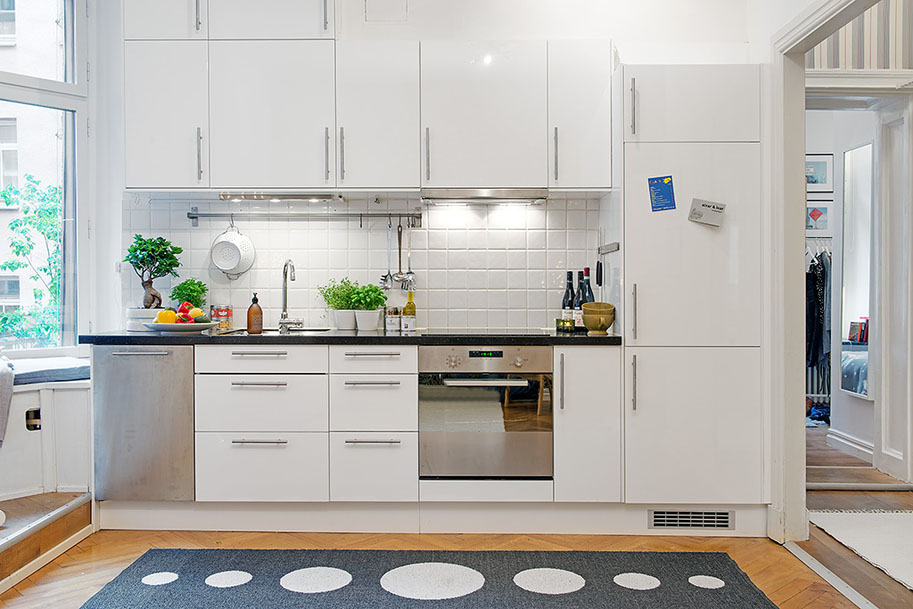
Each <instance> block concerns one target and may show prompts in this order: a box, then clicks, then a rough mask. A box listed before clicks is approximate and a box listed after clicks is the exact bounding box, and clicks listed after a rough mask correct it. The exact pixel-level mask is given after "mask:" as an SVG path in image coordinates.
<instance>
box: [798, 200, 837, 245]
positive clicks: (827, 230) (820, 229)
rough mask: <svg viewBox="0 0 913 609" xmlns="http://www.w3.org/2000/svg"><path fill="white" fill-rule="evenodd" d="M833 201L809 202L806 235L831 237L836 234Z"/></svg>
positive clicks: (806, 211) (806, 206)
mask: <svg viewBox="0 0 913 609" xmlns="http://www.w3.org/2000/svg"><path fill="white" fill-rule="evenodd" d="M833 203H834V202H833V201H808V202H807V203H806V205H805V234H806V235H808V236H809V237H812V236H818V237H830V236H832V235H833V234H834V229H833V226H832V225H831V222H833V218H831V205H833Z"/></svg>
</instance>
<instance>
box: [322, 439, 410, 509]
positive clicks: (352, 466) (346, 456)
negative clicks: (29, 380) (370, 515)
mask: <svg viewBox="0 0 913 609" xmlns="http://www.w3.org/2000/svg"><path fill="white" fill-rule="evenodd" d="M330 501H418V433H350V432H339V433H335V432H334V433H331V434H330Z"/></svg>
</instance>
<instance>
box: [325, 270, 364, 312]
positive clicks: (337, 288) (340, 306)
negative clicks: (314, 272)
mask: <svg viewBox="0 0 913 609" xmlns="http://www.w3.org/2000/svg"><path fill="white" fill-rule="evenodd" d="M358 289H359V287H358V282H357V281H352V280H351V279H349V278H348V277H343V278H342V279H340V280H339V281H336V280H335V279H330V281H329V282H328V283H327V284H326V285H322V286H318V288H317V291H318V292H319V293H320V296H321V297H322V298H323V301H324V302H326V303H327V308H330V309H334V310H336V311H345V310H347V309H354V308H356V307H355V303H354V301H353V298H354V297H355V293H356V292H357V291H358Z"/></svg>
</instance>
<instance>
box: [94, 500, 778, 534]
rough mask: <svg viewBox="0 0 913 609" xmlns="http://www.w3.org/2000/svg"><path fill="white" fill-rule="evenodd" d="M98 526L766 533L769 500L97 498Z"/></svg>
mask: <svg viewBox="0 0 913 609" xmlns="http://www.w3.org/2000/svg"><path fill="white" fill-rule="evenodd" d="M97 505H98V513H99V518H98V522H99V524H100V528H102V529H141V530H185V531H194V530H197V531H283V532H334V533H520V534H522V533H528V534H533V533H567V534H599V535H625V534H627V535H698V536H702V537H715V536H725V537H767V506H766V505H740V506H716V505H714V506H706V505H705V506H693V505H691V506H684V505H683V506H671V505H664V506H653V505H649V506H648V505H627V504H610V503H591V504H587V503H565V504H557V503H538V504H537V503H443V502H442V503H270V504H266V503H194V502H165V501H156V502H124V501H101V502H99V503H98V504H97ZM657 507H662V508H663V509H683V510H708V509H709V510H719V509H726V510H734V511H735V513H736V514H735V523H736V528H735V530H725V531H722V530H708V529H650V528H649V526H648V522H647V513H648V511H649V509H651V508H657Z"/></svg>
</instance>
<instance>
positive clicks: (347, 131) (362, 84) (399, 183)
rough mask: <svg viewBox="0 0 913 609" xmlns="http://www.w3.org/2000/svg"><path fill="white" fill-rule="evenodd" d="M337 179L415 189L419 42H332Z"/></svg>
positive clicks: (350, 185) (353, 184) (348, 185)
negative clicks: (334, 71) (334, 43)
mask: <svg viewBox="0 0 913 609" xmlns="http://www.w3.org/2000/svg"><path fill="white" fill-rule="evenodd" d="M336 125H337V128H336V137H337V150H338V154H337V169H338V170H337V183H338V185H339V186H340V187H343V186H344V187H346V188H418V186H419V172H420V171H421V167H420V156H419V151H420V150H421V144H420V138H419V43H418V42H417V41H415V40H339V41H337V42H336Z"/></svg>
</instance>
